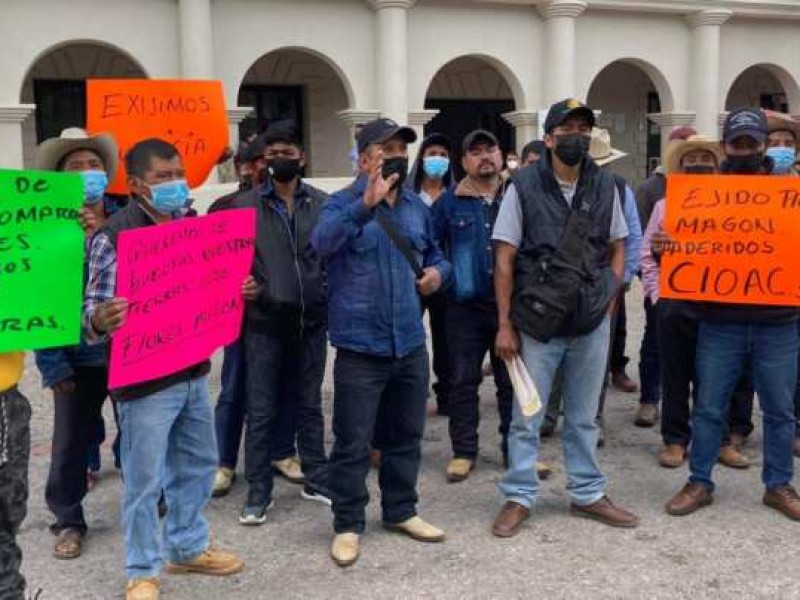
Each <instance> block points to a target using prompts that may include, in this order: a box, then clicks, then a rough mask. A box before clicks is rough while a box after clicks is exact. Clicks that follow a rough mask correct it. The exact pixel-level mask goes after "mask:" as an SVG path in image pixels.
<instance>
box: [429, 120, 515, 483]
mask: <svg viewBox="0 0 800 600" xmlns="http://www.w3.org/2000/svg"><path fill="white" fill-rule="evenodd" d="M497 147H498V142H497V138H496V137H495V136H494V134H492V133H491V132H488V131H483V130H477V131H473V132H472V133H470V134H468V135H467V136H466V137H465V138H464V144H463V159H462V166H463V168H464V171H465V172H466V174H467V176H466V177H465V178H464V179H462V180H461V181H460V182H459V184H458V186H456V188H455V189H454V190H452V191H450V192H448V193H446V194H445V195H444V196H443V197H442V199H441V200H440V201H439V202H438V203H437V204H436V205H435V207H434V210H433V224H434V225H433V226H434V232H435V234H436V238H437V240H438V241H439V243H440V244H441V246H442V248H443V250H444V251H445V254H446V256H447V258H448V260H449V261H450V262H451V264H452V265H453V285H452V286H450V288H448V290H447V336H448V339H449V340H451V342H452V343H453V347H454V348H457V349H458V351H457V352H454V353H453V354H452V355H451V356H450V372H451V374H452V375H451V384H452V389H451V394H450V405H449V408H450V409H449V413H448V416H449V417H450V439H451V441H452V445H453V458H452V459H451V460H450V463H449V464H448V465H447V480H448V481H449V482H451V483H454V482H458V481H463V480H464V479H466V478H467V477H468V476H469V473H470V472H471V471H472V469H473V468H474V467H475V461H476V459H477V456H478V423H479V420H480V412H479V404H480V402H479V400H480V399H479V397H478V387H479V386H480V384H481V381H482V380H483V375H482V372H481V371H482V367H483V359H484V357H485V356H486V353H487V352H489V354H490V356H491V362H492V368H493V372H494V379H495V384H496V385H497V406H498V410H499V413H500V434H501V436H502V444H501V446H502V450H503V457H504V459H505V458H506V457H507V454H508V450H507V436H508V426H509V422H510V421H511V402H512V398H513V391H512V389H511V380H510V379H509V376H508V372H507V371H506V367H505V365H504V364H503V362H502V361H501V360H500V359H499V358H498V357H497V356H495V354H494V349H493V342H494V338H495V335H496V334H497V307H496V305H495V303H494V281H493V276H492V273H493V272H494V257H493V255H492V245H491V233H492V227H493V226H494V222H495V220H496V219H497V212H498V210H499V207H500V200H501V198H502V197H503V192H504V191H505V185H504V184H503V180H502V178H501V176H500V174H499V173H498V171H497V167H496V166H495V163H494V158H493V154H494V151H495V149H496V148H497Z"/></svg>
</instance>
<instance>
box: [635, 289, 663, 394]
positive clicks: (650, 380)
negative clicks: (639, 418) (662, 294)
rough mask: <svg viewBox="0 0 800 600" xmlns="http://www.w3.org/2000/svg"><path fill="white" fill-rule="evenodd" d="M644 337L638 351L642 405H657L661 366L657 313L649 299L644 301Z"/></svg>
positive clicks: (659, 391)
mask: <svg viewBox="0 0 800 600" xmlns="http://www.w3.org/2000/svg"><path fill="white" fill-rule="evenodd" d="M644 314H645V325H644V336H643V337H642V345H641V349H640V351H639V381H640V382H641V389H642V395H641V397H640V399H639V401H640V402H641V403H642V404H658V403H659V401H660V400H661V366H660V362H659V339H658V311H657V310H656V307H655V306H653V303H652V302H650V298H645V300H644Z"/></svg>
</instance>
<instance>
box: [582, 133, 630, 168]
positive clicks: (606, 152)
mask: <svg viewBox="0 0 800 600" xmlns="http://www.w3.org/2000/svg"><path fill="white" fill-rule="evenodd" d="M589 156H591V157H592V160H593V161H594V162H595V163H596V164H597V166H598V167H604V166H606V165H610V164H611V163H612V162H614V161H617V160H619V159H620V158H625V157H626V156H628V154H627V153H626V152H623V151H622V150H616V149H614V148H612V147H611V134H609V133H608V130H607V129H600V128H599V127H595V128H593V129H592V141H591V143H590V144H589Z"/></svg>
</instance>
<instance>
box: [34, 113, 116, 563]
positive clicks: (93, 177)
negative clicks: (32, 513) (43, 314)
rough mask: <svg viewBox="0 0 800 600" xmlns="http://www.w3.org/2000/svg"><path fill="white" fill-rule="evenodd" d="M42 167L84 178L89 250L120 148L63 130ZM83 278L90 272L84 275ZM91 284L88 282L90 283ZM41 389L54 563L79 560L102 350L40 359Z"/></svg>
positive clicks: (98, 415)
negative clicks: (46, 411)
mask: <svg viewBox="0 0 800 600" xmlns="http://www.w3.org/2000/svg"><path fill="white" fill-rule="evenodd" d="M36 167H37V168H38V169H42V170H45V171H62V172H65V173H77V174H80V175H81V177H82V178H83V188H84V206H83V208H82V209H81V216H80V221H81V224H82V226H83V227H84V230H85V231H86V236H87V242H86V243H87V244H88V241H89V239H90V238H91V236H92V235H93V234H94V233H95V232H96V231H97V229H98V228H99V227H102V225H103V224H104V222H105V221H106V218H107V216H108V215H107V212H106V211H107V209H106V206H105V191H106V187H107V186H108V182H109V179H113V178H114V175H115V173H116V169H117V144H116V142H115V141H114V138H113V137H111V136H110V135H97V136H91V137H90V136H88V135H87V134H86V132H85V131H84V130H82V129H78V128H74V127H73V128H69V129H65V130H64V131H63V132H62V134H61V137H58V138H51V139H49V140H46V141H45V142H43V143H42V144H41V145H40V146H39V147H38V148H37V154H36ZM84 276H85V269H84ZM84 284H85V280H84ZM35 355H36V365H37V367H38V368H39V371H40V373H41V375H42V382H43V384H44V385H45V386H46V387H49V388H52V390H53V399H54V413H53V442H52V448H51V455H50V471H49V474H48V477H47V486H46V488H45V498H46V500H47V506H48V508H49V509H50V510H51V511H52V513H53V514H54V515H55V518H56V521H55V523H54V524H53V525H52V526H51V527H50V530H51V531H52V532H53V534H54V535H55V536H56V542H55V547H54V550H53V553H54V556H55V557H56V558H59V559H71V558H77V557H78V556H80V554H81V550H82V544H83V537H84V536H85V535H86V529H87V527H86V519H85V518H84V514H83V499H84V497H85V496H86V492H87V489H88V486H87V482H88V477H89V476H90V473H89V471H88V464H87V458H88V456H89V454H90V453H91V450H92V447H93V443H94V439H93V437H94V436H95V434H96V433H97V431H98V428H99V427H100V426H101V425H102V419H103V416H102V409H103V403H104V402H105V399H106V396H107V395H108V388H107V380H108V371H107V368H106V366H105V353H104V349H103V347H102V346H90V345H88V344H87V343H86V342H85V341H84V340H81V343H80V344H79V345H78V346H71V347H64V348H50V349H47V350H39V351H37V352H36V353H35Z"/></svg>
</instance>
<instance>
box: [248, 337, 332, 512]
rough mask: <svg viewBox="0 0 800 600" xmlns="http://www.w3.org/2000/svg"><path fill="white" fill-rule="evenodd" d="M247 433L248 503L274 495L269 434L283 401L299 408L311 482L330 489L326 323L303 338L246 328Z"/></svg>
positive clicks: (302, 445)
mask: <svg viewBox="0 0 800 600" xmlns="http://www.w3.org/2000/svg"><path fill="white" fill-rule="evenodd" d="M244 338H245V356H246V360H247V423H246V427H247V432H246V435H245V440H244V443H245V457H244V459H245V477H246V478H247V483H248V486H249V489H248V496H247V505H248V506H260V505H263V504H267V503H268V502H269V501H270V500H271V499H272V488H273V483H274V482H273V473H272V469H271V468H270V467H269V460H270V438H271V437H272V432H273V431H274V430H275V425H276V417H277V415H278V413H279V408H280V406H281V404H283V403H285V402H291V403H293V404H294V405H295V407H296V410H297V426H298V427H297V429H298V446H299V448H298V449H299V451H300V461H301V463H302V465H303V472H304V474H305V476H306V482H307V484H308V485H309V486H310V487H312V488H315V489H317V490H319V491H322V492H325V491H327V485H328V481H327V471H328V461H327V458H326V456H325V427H324V420H323V416H322V392H321V387H322V379H323V376H324V374H325V356H326V353H327V335H326V331H325V329H324V328H322V327H320V328H317V329H316V330H306V331H305V333H304V334H303V336H302V337H301V338H291V339H288V338H286V337H285V336H281V335H276V334H270V333H262V332H260V331H255V330H247V331H245V334H244Z"/></svg>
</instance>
